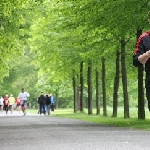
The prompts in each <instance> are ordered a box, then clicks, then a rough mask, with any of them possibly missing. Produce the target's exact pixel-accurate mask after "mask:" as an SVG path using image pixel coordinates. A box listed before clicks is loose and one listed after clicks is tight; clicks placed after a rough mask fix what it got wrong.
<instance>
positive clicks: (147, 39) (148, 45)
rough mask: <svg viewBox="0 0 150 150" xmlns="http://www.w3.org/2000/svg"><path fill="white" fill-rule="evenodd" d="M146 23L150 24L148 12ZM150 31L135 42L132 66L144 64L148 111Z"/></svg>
mask: <svg viewBox="0 0 150 150" xmlns="http://www.w3.org/2000/svg"><path fill="white" fill-rule="evenodd" d="M148 22H149V24H150V11H149V12H148ZM149 58H150V30H149V31H147V32H145V33H143V34H142V35H141V36H140V37H139V38H138V40H137V42H136V46H135V50H134V54H133V65H134V66H135V67H138V66H140V65H144V64H145V72H146V80H145V88H146V97H147V101H148V109H149V111H150V59H149Z"/></svg>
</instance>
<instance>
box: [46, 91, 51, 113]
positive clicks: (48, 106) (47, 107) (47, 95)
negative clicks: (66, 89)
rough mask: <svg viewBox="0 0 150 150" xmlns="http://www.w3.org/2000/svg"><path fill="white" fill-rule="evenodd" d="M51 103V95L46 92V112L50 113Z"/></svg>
mask: <svg viewBox="0 0 150 150" xmlns="http://www.w3.org/2000/svg"><path fill="white" fill-rule="evenodd" d="M50 105H51V99H50V97H49V94H46V112H47V114H48V115H50Z"/></svg>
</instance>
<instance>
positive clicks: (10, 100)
mask: <svg viewBox="0 0 150 150" xmlns="http://www.w3.org/2000/svg"><path fill="white" fill-rule="evenodd" d="M8 100H9V110H10V111H11V114H12V112H13V108H14V103H15V98H14V97H13V95H12V94H11V95H10V97H9V98H8Z"/></svg>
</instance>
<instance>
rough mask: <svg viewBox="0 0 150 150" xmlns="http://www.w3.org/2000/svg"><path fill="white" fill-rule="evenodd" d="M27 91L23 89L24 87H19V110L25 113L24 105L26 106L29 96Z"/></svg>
mask: <svg viewBox="0 0 150 150" xmlns="http://www.w3.org/2000/svg"><path fill="white" fill-rule="evenodd" d="M29 96H30V95H29V93H27V92H25V91H24V88H22V89H21V92H20V93H19V95H18V97H19V98H20V104H21V110H22V112H23V114H24V116H25V115H26V107H27V98H28V97H29Z"/></svg>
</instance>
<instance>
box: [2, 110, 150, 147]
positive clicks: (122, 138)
mask: <svg viewBox="0 0 150 150" xmlns="http://www.w3.org/2000/svg"><path fill="white" fill-rule="evenodd" d="M0 150H150V132H149V131H140V130H131V129H124V128H116V127H111V126H108V125H96V124H92V123H87V122H83V121H78V120H74V119H63V118H58V117H52V116H39V115H38V114H36V115H34V114H29V113H27V115H26V116H25V117H24V116H23V114H22V113H21V114H19V113H18V112H14V113H13V114H10V113H9V114H8V115H7V116H6V114H5V113H4V112H3V113H1V112H0Z"/></svg>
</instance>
